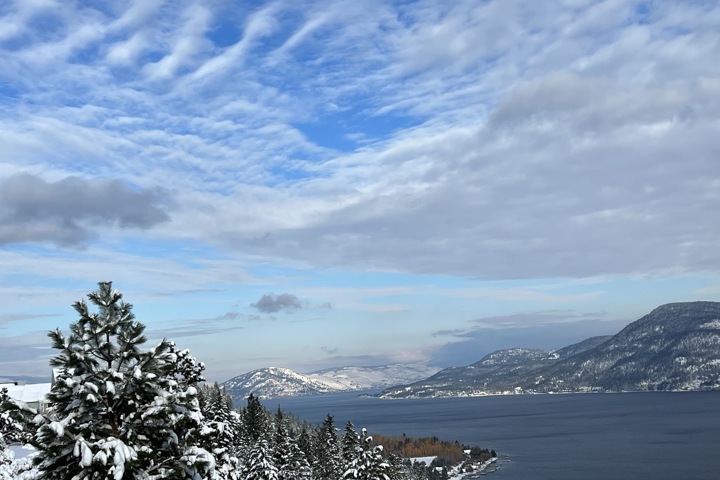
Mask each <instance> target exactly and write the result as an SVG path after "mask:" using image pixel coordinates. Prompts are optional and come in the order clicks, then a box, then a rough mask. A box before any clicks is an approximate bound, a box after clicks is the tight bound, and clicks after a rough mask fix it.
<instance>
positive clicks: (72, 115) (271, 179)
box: [0, 0, 720, 381]
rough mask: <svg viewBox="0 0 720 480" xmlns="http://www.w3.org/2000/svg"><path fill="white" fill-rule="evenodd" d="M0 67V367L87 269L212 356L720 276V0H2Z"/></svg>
mask: <svg viewBox="0 0 720 480" xmlns="http://www.w3.org/2000/svg"><path fill="white" fill-rule="evenodd" d="M0 65H1V67H0V377H3V376H5V377H7V376H18V375H27V376H37V377H49V367H48V361H49V359H50V358H51V357H52V356H53V355H54V354H55V353H56V352H55V351H54V350H52V349H51V348H50V342H49V339H48V338H47V332H48V331H49V330H53V329H55V328H60V329H61V330H63V331H67V330H68V326H69V325H70V323H72V322H74V321H76V320H77V317H76V314H75V311H74V310H73V309H72V307H71V305H72V304H73V303H74V302H75V301H78V300H81V299H83V298H85V296H86V295H87V294H88V293H90V292H91V291H93V290H95V289H96V287H97V283H98V282H100V281H112V282H113V286H114V287H115V288H117V289H118V290H120V291H121V292H122V293H123V295H124V299H125V300H126V301H127V302H129V303H131V304H133V305H134V312H135V314H136V317H137V320H139V321H140V322H142V323H144V324H145V325H146V326H147V333H148V336H149V338H150V342H149V343H150V344H152V343H154V342H157V341H159V340H160V339H161V338H163V337H165V338H169V339H171V340H173V341H175V342H176V343H177V344H178V345H179V346H180V347H182V348H189V349H190V350H191V352H192V353H193V354H194V355H195V356H196V357H197V358H198V360H200V361H203V362H204V363H205V364H206V366H207V370H206V377H207V378H208V379H209V380H215V381H224V380H227V379H229V378H230V377H233V376H235V375H239V374H242V373H245V372H248V371H250V370H253V369H256V368H262V367H267V366H279V367H287V368H291V369H294V370H296V371H298V372H312V371H316V370H320V369H324V368H330V367H339V366H374V365H384V364H391V363H426V364H428V365H435V366H440V367H445V366H451V365H467V364H470V363H473V362H475V361H478V360H480V358H482V356H484V355H485V354H487V353H490V352H491V351H494V350H497V349H500V348H509V347H525V348H544V349H552V348H560V347H563V346H566V345H569V344H571V343H574V342H577V341H580V340H583V339H585V338H588V337H590V336H594V335H607V334H614V333H617V332H618V331H619V330H620V329H622V328H623V327H624V326H625V325H627V324H628V323H630V322H632V321H634V320H636V319H638V318H640V317H641V316H643V315H645V314H647V313H649V312H650V311H651V310H652V309H653V308H655V307H657V306H659V305H661V304H664V303H669V302H680V301H694V300H712V301H720V213H719V212H720V157H719V153H720V4H718V3H717V2H715V1H710V0H708V1H693V0H688V1H670V0H668V1H634V0H547V1H542V2H538V1H535V0H503V1H498V0H488V1H480V0H458V1H453V2H447V1H444V0H396V1H392V0H386V1H380V0H363V1H357V0H348V1H344V0H326V1H291V0H278V1H250V0H247V1H240V0H235V1H231V0H174V1H172V2H170V1H163V0H137V1H111V0H105V1H81V0H75V1H65V0H7V1H3V2H2V4H0ZM149 346H150V345H148V347H149Z"/></svg>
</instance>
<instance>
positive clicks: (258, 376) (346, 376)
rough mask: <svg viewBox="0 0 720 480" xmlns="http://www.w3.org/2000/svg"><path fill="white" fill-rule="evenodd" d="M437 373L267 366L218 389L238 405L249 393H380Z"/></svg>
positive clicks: (419, 368)
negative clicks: (306, 371)
mask: <svg viewBox="0 0 720 480" xmlns="http://www.w3.org/2000/svg"><path fill="white" fill-rule="evenodd" d="M438 370H440V369H439V368H436V367H428V366H426V365H418V364H396V365H384V366H379V367H340V368H331V369H327V370H320V371H317V372H313V373H309V374H301V373H297V372H294V371H292V370H290V369H287V368H278V367H267V368H261V369H258V370H253V371H252V372H248V373H245V374H243V375H238V376H237V377H233V378H231V379H230V380H227V381H226V382H223V383H222V386H224V387H225V389H226V390H227V392H228V393H229V394H230V395H231V396H232V397H233V400H234V401H235V402H236V403H237V404H240V403H241V402H242V401H243V400H244V399H245V398H247V397H248V396H249V395H250V394H251V393H252V394H254V395H256V396H258V397H260V398H275V397H296V396H303V395H322V394H326V393H337V392H349V391H361V390H380V389H382V388H386V387H389V386H392V385H397V384H399V383H408V382H414V381H416V380H421V379H423V378H427V377H429V376H430V375H433V374H434V373H436V372H437V371H438Z"/></svg>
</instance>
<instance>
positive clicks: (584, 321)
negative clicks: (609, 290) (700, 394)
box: [432, 310, 628, 366]
mask: <svg viewBox="0 0 720 480" xmlns="http://www.w3.org/2000/svg"><path fill="white" fill-rule="evenodd" d="M471 323H472V324H474V325H473V326H471V327H470V328H466V329H454V330H439V331H437V332H435V333H434V334H433V336H436V337H449V338H451V339H452V340H451V341H449V342H448V343H446V344H445V345H442V346H440V347H438V348H437V349H436V350H435V351H434V352H433V353H432V362H433V363H435V364H438V365H445V366H453V365H455V366H456V365H469V364H471V363H475V362H477V361H479V360H480V359H481V358H482V357H484V356H485V355H487V354H489V353H492V352H494V351H496V350H500V349H504V348H540V349H544V350H553V349H557V348H562V347H566V346H568V345H571V344H573V343H577V342H580V341H582V340H585V339H587V338H590V337H593V336H597V335H615V334H616V333H618V332H619V331H620V330H621V329H622V328H623V327H625V326H626V325H627V323H628V320H624V319H613V318H608V316H607V314H606V313H604V312H590V313H577V312H574V311H570V310H562V311H539V312H523V313H517V314H509V315H497V316H491V317H483V318H478V319H475V320H474V321H472V322H471Z"/></svg>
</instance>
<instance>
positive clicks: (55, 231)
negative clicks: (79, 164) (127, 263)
mask: <svg viewBox="0 0 720 480" xmlns="http://www.w3.org/2000/svg"><path fill="white" fill-rule="evenodd" d="M163 197H164V193H163V192H162V191H161V190H159V189H158V190H141V189H133V188H130V187H129V186H128V185H127V184H125V183H123V182H121V181H118V180H86V179H83V178H80V177H75V176H70V177H66V178H64V179H62V180H58V181H56V182H46V181H45V180H43V179H42V178H40V177H38V176H36V175H31V174H20V175H15V176H12V177H9V178H6V179H5V180H4V181H2V183H0V245H4V244H10V243H22V242H50V243H54V244H57V245H61V246H78V245H82V244H83V243H85V242H87V241H88V240H89V239H90V238H92V237H93V236H95V235H97V234H98V230H99V227H103V226H107V225H112V226H118V227H120V228H139V229H148V228H151V227H153V226H155V225H157V224H159V223H162V222H166V221H168V220H169V219H170V217H169V216H168V214H167V212H166V211H165V210H164V209H163V208H161V207H160V206H159V205H158V204H159V203H161V201H162V200H163Z"/></svg>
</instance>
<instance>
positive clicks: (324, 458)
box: [313, 414, 342, 480]
mask: <svg viewBox="0 0 720 480" xmlns="http://www.w3.org/2000/svg"><path fill="white" fill-rule="evenodd" d="M314 460H315V461H314V463H313V472H314V474H315V478H317V479H319V480H337V479H338V478H340V476H341V475H342V465H341V458H340V445H339V443H338V437H337V432H336V431H335V421H334V419H333V416H332V415H330V414H328V416H327V417H326V418H325V420H324V421H323V423H322V425H321V426H320V430H319V431H318V434H317V443H316V446H315V459H314Z"/></svg>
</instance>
